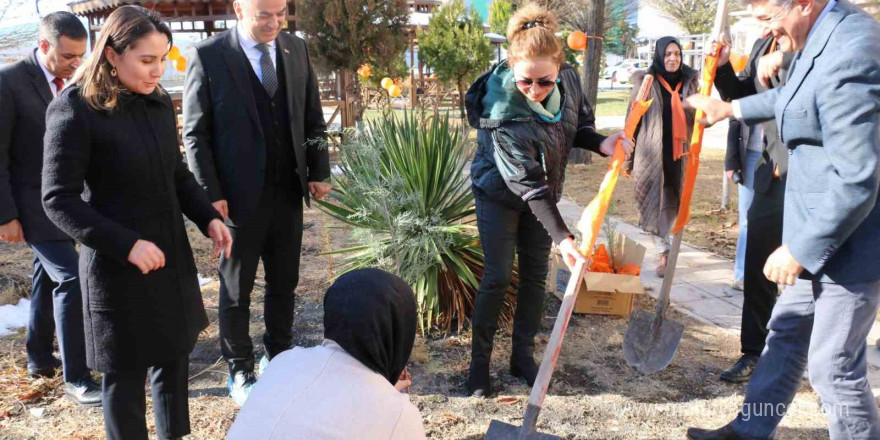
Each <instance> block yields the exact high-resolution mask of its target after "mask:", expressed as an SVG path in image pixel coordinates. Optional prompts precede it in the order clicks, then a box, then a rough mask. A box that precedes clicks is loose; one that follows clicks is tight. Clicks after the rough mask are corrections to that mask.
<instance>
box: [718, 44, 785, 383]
mask: <svg viewBox="0 0 880 440" xmlns="http://www.w3.org/2000/svg"><path fill="white" fill-rule="evenodd" d="M778 49H779V45H778V44H777V42H776V39H775V38H773V37H772V36H767V37H764V38H760V39H758V41H756V42H755V44H754V46H753V47H752V52H751V56H750V57H749V63H748V65H747V66H746V69H745V70H744V71H743V72H741V73H740V74H739V75H738V76H737V74H736V73H734V71H733V68H732V67H731V65H730V63H729V62H728V61H729V59H730V47H729V46H728V47H725V48H724V49H723V50H722V53H721V57H720V59H719V61H718V64H719V67H718V73H717V74H716V77H715V88H717V89H718V93H719V94H720V95H721V98H722V99H724V100H726V101H729V100H732V99H740V98H744V97H746V96H751V95H754V94H757V93H763V92H766V91H768V90H771V89H775V88H779V87H782V86H783V85H784V83H785V79H784V78H785V76H786V75H787V74H788V66H789V65H790V64H791V60H792V59H793V58H794V53H792V52H782V51H780V50H778ZM768 76H769V78H768ZM734 121H738V120H736V119H734ZM731 126H733V124H731ZM742 133H743V135H742V136H740V137H739V142H738V145H736V146H733V145H730V144H729V145H728V156H729V159H731V160H728V161H726V162H727V163H726V164H725V168H726V169H727V170H728V177H730V175H731V173H732V171H733V170H740V171H742V174H743V175H744V176H745V175H747V174H748V173H753V177H752V178H751V179H750V181H749V182H748V183H750V184H751V186H752V190H753V191H754V193H753V198H752V203H751V205H750V206H749V208H748V212H747V213H740V217H741V218H742V217H743V214H745V218H746V219H747V224H748V234H747V235H746V246H745V271H744V273H745V278H744V281H745V283H744V284H743V296H744V300H743V313H742V325H741V327H740V344H741V350H742V356H741V357H740V359H739V360H738V361H737V362H736V364H735V365H734V366H733V367H732V368H730V369H729V370H727V371H725V372H723V373H721V379H723V380H726V381H728V382H746V381H748V380H749V378H750V377H751V376H752V372H753V371H754V369H755V366H756V365H757V364H758V358H759V357H760V356H761V352H762V351H764V340H765V339H766V338H767V322H768V321H770V313H771V312H772V311H773V305H774V304H776V296H777V294H778V293H779V288H778V287H777V285H776V283H774V282H772V281H770V280H768V279H767V277H765V276H764V270H763V269H764V263H765V262H767V258H769V257H770V254H772V253H773V251H775V250H776V248H778V247H779V246H781V245H782V213H783V208H784V203H785V176H786V174H787V173H788V149H787V148H785V144H783V143H782V140H781V139H779V137H778V136H777V135H776V134H777V130H776V121H775V120H769V121H765V122H760V123H757V124H754V125H746V124H742ZM732 147H738V148H732ZM755 147H757V151H758V153H757V154H759V155H760V158H759V159H758V163H757V167H756V168H754V169H751V170H746V169H743V166H744V165H742V164H744V163H747V162H748V161H747V160H745V158H746V157H748V155H749V154H755V153H754V151H753V149H754V148H755ZM731 150H735V151H731ZM731 153H733V154H731ZM737 157H739V158H740V160H736V158H737ZM729 162H733V163H729ZM737 162H738V163H739V167H737ZM741 206H742V205H741Z"/></svg>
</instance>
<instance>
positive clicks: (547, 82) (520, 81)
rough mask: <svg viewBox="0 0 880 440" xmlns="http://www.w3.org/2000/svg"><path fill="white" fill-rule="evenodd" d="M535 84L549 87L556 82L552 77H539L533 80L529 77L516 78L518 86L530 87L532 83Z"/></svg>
mask: <svg viewBox="0 0 880 440" xmlns="http://www.w3.org/2000/svg"><path fill="white" fill-rule="evenodd" d="M534 84H537V85H538V86H540V87H544V88H546V87H550V86H553V85H555V84H556V80H553V79H539V80H533V79H531V78H525V79H518V80H516V85H518V86H520V87H531V86H532V85H534Z"/></svg>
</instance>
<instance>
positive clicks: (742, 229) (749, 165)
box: [733, 150, 761, 281]
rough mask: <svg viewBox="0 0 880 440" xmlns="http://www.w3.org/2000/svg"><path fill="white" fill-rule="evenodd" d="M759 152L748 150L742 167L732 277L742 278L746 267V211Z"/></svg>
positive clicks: (750, 203) (751, 196) (752, 192)
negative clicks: (737, 230)
mask: <svg viewBox="0 0 880 440" xmlns="http://www.w3.org/2000/svg"><path fill="white" fill-rule="evenodd" d="M760 159H761V152H760V151H754V150H748V152H747V153H746V159H745V163H743V169H742V178H743V180H742V183H741V184H739V193H738V194H739V238H737V240H736V263H735V264H734V267H733V278H734V279H736V280H740V281H741V280H743V279H744V277H745V267H746V235H747V234H748V231H749V219H748V216H747V214H748V212H749V207H750V206H752V199H753V198H754V197H755V168H757V166H758V160H760Z"/></svg>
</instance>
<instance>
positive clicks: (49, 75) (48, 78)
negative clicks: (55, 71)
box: [34, 49, 66, 98]
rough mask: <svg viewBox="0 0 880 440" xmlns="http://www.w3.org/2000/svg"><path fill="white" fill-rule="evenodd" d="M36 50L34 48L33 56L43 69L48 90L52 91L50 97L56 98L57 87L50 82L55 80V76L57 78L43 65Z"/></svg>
mask: <svg viewBox="0 0 880 440" xmlns="http://www.w3.org/2000/svg"><path fill="white" fill-rule="evenodd" d="M37 50H39V49H37ZM37 50H34V57H36V58H37V64H39V65H40V69H43V75H46V82H48V83H49V90H51V91H52V97H53V98H57V97H58V87H57V86H55V83H53V82H52V81H54V80H55V78H57V76H55V75H52V73H51V72H49V69H47V68H46V66H44V65H43V61H42V60H41V59H40V57H39V56H38V55H37ZM61 80H62V81H64V78H61ZM65 84H66V82H65Z"/></svg>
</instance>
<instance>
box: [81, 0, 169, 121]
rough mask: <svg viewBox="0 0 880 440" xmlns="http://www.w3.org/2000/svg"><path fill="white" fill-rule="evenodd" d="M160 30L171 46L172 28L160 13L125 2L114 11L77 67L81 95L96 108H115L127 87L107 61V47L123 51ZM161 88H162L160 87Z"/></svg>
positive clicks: (122, 52)
mask: <svg viewBox="0 0 880 440" xmlns="http://www.w3.org/2000/svg"><path fill="white" fill-rule="evenodd" d="M153 32H159V33H161V34H163V35H165V36H166V37H168V47H171V44H172V39H171V29H169V28H168V25H166V24H165V23H163V22H162V18H161V17H160V16H159V14H157V13H155V12H153V11H150V10H148V9H146V8H143V7H141V6H131V5H127V6H121V7H120V8H119V9H117V10H115V11H113V13H112V14H110V16H109V17H107V21H105V22H104V25H103V26H102V27H101V37H100V38H98V43H97V44H95V47H94V49H93V50H92V56H91V58H90V59H89V61H88V62H87V63H85V64H83V65H82V66H80V68H79V69H78V70H77V72H76V75H74V78H73V80H72V81H71V82H72V83H73V84H76V85H79V86H80V92H79V93H80V96H82V98H83V100H84V101H85V102H86V103H87V104H88V105H89V107H91V108H93V109H95V110H113V109H114V108H116V104H117V103H118V98H119V95H120V94H121V93H124V92H125V87H124V86H123V85H122V84H120V83H119V80H118V79H117V78H116V77H115V76H114V75H113V74H111V71H112V70H113V66H112V65H110V62H109V61H107V55H106V54H105V49H106V48H107V47H109V48H111V49H112V50H113V51H115V52H116V53H117V54H119V55H123V54H124V53H125V52H126V51H127V50H129V49H131V48H132V47H134V45H135V44H137V43H138V42H139V41H140V39H141V38H143V37H145V36H147V35H149V34H151V33H153ZM157 90H159V91H160V93H161V91H162V88H161V87H159V88H157Z"/></svg>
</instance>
